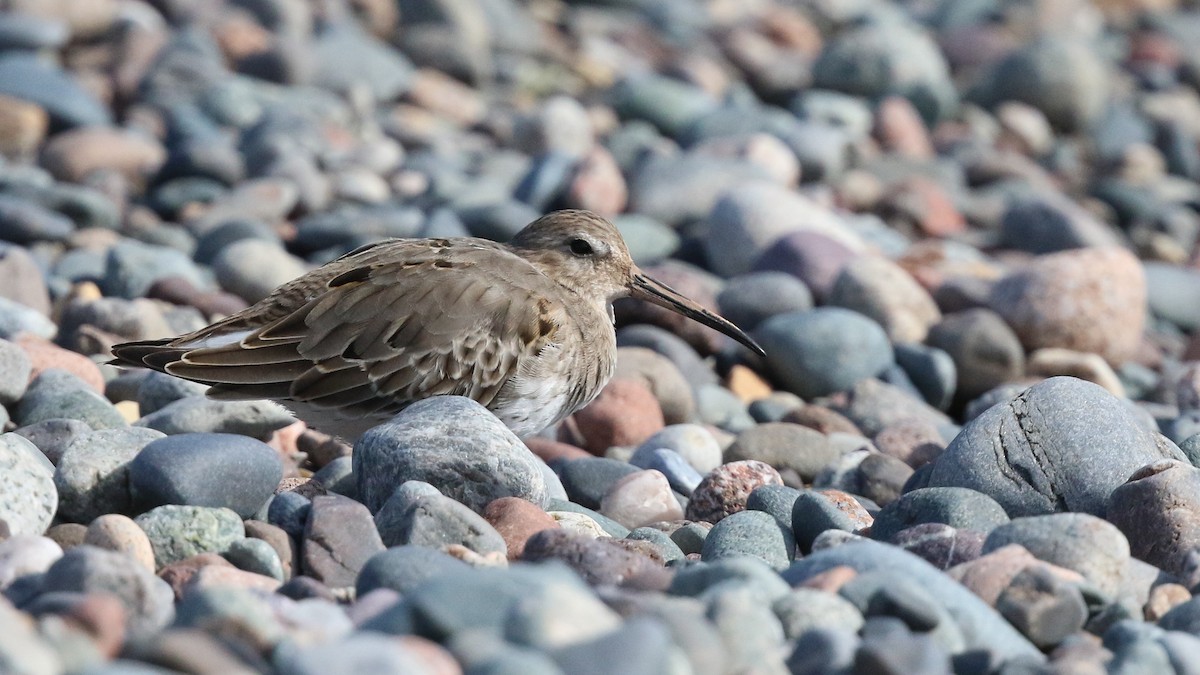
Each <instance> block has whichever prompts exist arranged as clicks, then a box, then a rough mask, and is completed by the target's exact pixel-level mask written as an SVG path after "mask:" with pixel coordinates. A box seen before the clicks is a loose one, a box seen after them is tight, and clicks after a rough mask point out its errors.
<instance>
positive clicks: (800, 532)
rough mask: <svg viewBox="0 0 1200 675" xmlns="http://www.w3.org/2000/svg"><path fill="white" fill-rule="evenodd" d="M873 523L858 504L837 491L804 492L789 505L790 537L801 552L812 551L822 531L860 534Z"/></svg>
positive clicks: (848, 496) (869, 515)
mask: <svg viewBox="0 0 1200 675" xmlns="http://www.w3.org/2000/svg"><path fill="white" fill-rule="evenodd" d="M872 520H873V519H872V518H871V514H870V513H868V512H867V510H866V509H865V508H863V506H862V504H861V503H859V502H858V501H857V500H856V499H854V498H853V497H851V496H850V495H848V494H846V493H844V492H841V491H839V490H820V491H818V490H803V491H801V492H800V495H799V496H797V497H796V501H795V502H794V503H793V504H792V518H791V523H792V534H793V535H794V537H795V539H796V546H797V549H798V550H799V551H801V552H807V551H810V550H813V544H814V542H815V541H816V540H817V537H819V536H820V535H821V534H822V533H823V532H826V531H828V530H838V531H841V532H850V533H859V532H862V531H863V530H865V529H866V528H868V527H871V524H872Z"/></svg>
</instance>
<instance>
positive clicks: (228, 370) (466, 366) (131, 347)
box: [113, 211, 761, 441]
mask: <svg viewBox="0 0 1200 675" xmlns="http://www.w3.org/2000/svg"><path fill="white" fill-rule="evenodd" d="M627 295H633V296H634V297H640V298H642V299H645V300H649V301H650V302H654V303H656V304H659V305H662V306H665V307H668V308H670V309H673V310H675V311H677V312H680V313H681V314H684V315H685V316H689V317H690V318H693V319H695V320H697V321H700V322H701V323H704V324H705V325H708V326H711V327H713V328H716V329H717V330H720V331H722V332H724V333H726V334H727V335H730V336H731V337H733V338H734V339H736V340H738V341H740V342H742V343H743V344H746V345H747V346H749V347H750V348H752V349H754V350H756V351H758V352H760V353H761V349H760V348H759V347H758V346H757V345H756V344H754V342H753V341H752V340H750V338H749V337H747V336H746V335H745V334H744V333H743V332H742V331H740V330H738V329H737V327H735V326H734V325H733V324H731V323H729V322H727V321H725V320H724V319H722V318H720V317H718V316H716V315H714V314H711V313H710V312H708V311H706V310H704V309H703V308H701V307H699V306H698V305H696V304H695V303H693V302H691V301H690V300H687V299H686V298H684V297H683V296H680V295H679V294H678V293H676V292H675V291H673V290H671V289H670V288H667V287H666V286H664V285H662V284H659V283H658V282H655V281H653V280H651V279H649V278H648V277H646V276H645V275H643V274H642V273H641V271H640V270H639V269H638V268H637V266H636V265H634V264H633V261H632V259H631V258H630V257H629V251H628V250H627V249H626V247H625V242H624V241H623V240H622V239H621V235H620V233H619V232H618V231H617V229H616V228H615V227H613V225H612V224H611V223H609V222H608V221H606V220H604V219H603V218H600V217H599V216H596V215H595V214H592V213H589V212H587V211H557V212H554V213H551V214H548V215H546V216H543V217H542V218H539V219H538V220H536V221H534V222H533V223H531V224H530V225H528V226H527V227H526V228H525V229H523V230H522V231H521V232H519V233H518V234H517V235H516V237H514V238H513V240H512V241H511V242H510V243H508V244H498V243H495V242H492V241H487V240H484V239H473V238H460V239H393V240H388V241H382V242H379V243H376V244H371V245H369V246H365V247H363V248H360V249H358V250H356V251H353V252H351V253H348V254H346V255H344V256H342V257H341V258H338V259H337V260H335V261H333V262H331V263H329V264H327V265H325V266H323V267H320V268H318V269H315V270H313V271H311V272H309V273H307V274H305V275H304V276H301V277H299V278H297V279H295V280H293V281H291V282H288V283H286V284H284V285H283V286H280V287H279V288H277V289H276V290H275V291H274V292H272V293H271V295H270V296H268V297H267V298H265V299H263V300H262V301H260V302H258V303H257V304H255V305H253V306H251V307H248V308H247V309H245V310H243V311H241V312H238V313H237V314H234V315H232V316H229V317H227V318H225V319H223V320H221V321H218V322H216V323H214V324H212V325H211V326H208V327H205V328H202V329H200V330H198V331H195V332H193V333H188V334H186V335H182V336H179V337H176V338H171V339H165V340H147V341H141V342H128V343H124V344H119V345H116V346H115V347H113V354H114V356H115V357H116V359H115V362H116V363H118V364H122V365H133V366H144V367H149V368H153V369H155V370H159V371H162V372H165V373H169V374H171V375H175V376H177V377H181V378H184V379H187V380H192V381H195V382H201V383H204V384H208V385H210V388H209V392H208V393H209V395H210V396H213V397H215V398H221V399H263V398H265V399H273V400H276V401H279V402H280V403H282V404H283V405H285V406H287V407H288V408H290V409H291V410H292V411H293V412H294V413H295V414H296V416H297V417H299V418H300V419H303V420H305V421H307V422H309V423H310V424H311V425H312V426H314V427H316V428H318V429H322V430H325V431H327V432H329V433H333V434H337V435H339V436H342V437H344V438H346V439H347V440H351V441H352V440H354V439H355V438H357V437H358V436H359V435H360V434H361V433H362V432H363V431H365V430H366V429H368V428H370V427H372V426H374V425H376V424H379V423H380V422H383V421H385V420H386V419H388V418H389V417H390V416H392V415H394V414H395V413H396V412H398V411H400V410H402V409H403V408H404V407H405V406H407V405H408V404H410V403H412V402H413V401H416V400H420V399H422V398H427V397H429V396H436V395H439V394H456V395H460V396H467V397H469V398H472V399H474V400H476V401H478V402H479V403H481V404H483V405H484V406H486V407H487V408H489V409H490V410H491V411H492V412H493V413H495V414H496V416H497V417H499V418H500V419H501V420H502V421H503V422H504V423H505V424H506V425H508V426H509V427H510V428H511V429H512V430H513V431H515V432H516V433H517V434H529V433H533V432H536V431H539V430H541V429H543V428H545V427H547V426H549V425H551V424H553V423H555V422H557V421H559V420H561V419H562V418H564V417H566V416H567V415H569V414H571V413H572V412H574V411H575V410H577V409H578V408H580V407H582V406H584V405H586V404H587V403H588V402H589V401H591V400H592V399H593V398H595V397H596V395H597V394H599V393H600V389H601V388H602V387H603V386H604V384H605V383H606V382H608V380H609V378H610V377H612V373H613V367H614V363H615V360H616V338H615V335H614V332H613V325H612V306H611V304H610V303H611V302H612V300H614V299H616V298H618V297H623V296H627Z"/></svg>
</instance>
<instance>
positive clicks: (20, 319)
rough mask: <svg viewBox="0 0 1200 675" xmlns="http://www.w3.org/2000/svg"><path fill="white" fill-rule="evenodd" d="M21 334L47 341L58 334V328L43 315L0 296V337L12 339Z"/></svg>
mask: <svg viewBox="0 0 1200 675" xmlns="http://www.w3.org/2000/svg"><path fill="white" fill-rule="evenodd" d="M22 333H29V334H31V335H35V336H37V337H39V338H41V339H44V340H49V339H50V338H52V337H54V336H55V335H56V334H57V333H58V327H57V326H55V325H54V322H53V321H51V320H50V319H48V318H46V315H45V314H42V313H41V312H39V311H37V310H35V309H32V308H30V307H27V306H25V305H22V304H21V303H19V302H16V301H14V300H9V299H8V298H6V297H3V296H0V336H3V337H5V338H8V339H12V338H14V337H16V336H18V335H20V334H22Z"/></svg>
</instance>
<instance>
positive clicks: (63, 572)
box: [42, 545, 175, 638]
mask: <svg viewBox="0 0 1200 675" xmlns="http://www.w3.org/2000/svg"><path fill="white" fill-rule="evenodd" d="M42 591H43V592H45V593H51V592H56V591H74V592H80V593H91V592H98V591H99V592H105V593H111V594H112V595H115V596H116V597H117V599H118V600H120V601H121V604H123V605H124V606H125V609H126V610H127V611H128V612H129V615H128V617H127V619H126V625H127V626H128V629H129V632H130V638H138V637H149V636H151V635H153V634H154V633H157V632H158V631H160V630H162V629H163V628H165V627H166V625H167V624H168V623H170V622H171V619H172V618H173V617H174V615H175V594H174V593H172V592H171V587H170V586H168V585H167V583H166V582H165V581H163V580H162V579H159V578H158V577H156V576H154V573H152V572H151V571H150V570H148V569H146V568H145V567H143V566H141V565H137V564H134V563H133V562H132V561H131V560H130V559H129V557H128V556H125V555H123V554H120V553H116V552H113V551H106V550H104V549H101V548H96V547H94V546H86V545H83V546H75V547H73V548H71V549H70V550H68V551H67V552H65V553H64V554H63V557H62V558H60V559H59V560H58V562H56V563H54V564H53V565H51V566H50V569H48V570H47V571H46V574H45V576H43V577H42Z"/></svg>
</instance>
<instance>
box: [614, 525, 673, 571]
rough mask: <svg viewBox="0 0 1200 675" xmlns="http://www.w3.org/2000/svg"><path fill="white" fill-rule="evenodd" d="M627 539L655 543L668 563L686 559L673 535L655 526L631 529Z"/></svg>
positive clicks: (655, 546) (656, 548)
mask: <svg viewBox="0 0 1200 675" xmlns="http://www.w3.org/2000/svg"><path fill="white" fill-rule="evenodd" d="M625 538H626V539H631V540H634V541H645V542H649V543H651V544H653V545H654V548H655V550H657V551H658V553H659V555H660V556H661V557H662V559H663V560H664V561H666V563H667V564H668V565H670V564H671V563H673V562H676V561H679V560H684V559H686V555H685V554H684V552H683V550H682V549H680V548H679V544H676V543H675V541H674V540H672V539H671V536H670V535H669V534H667V533H666V532H663V531H662V530H659V529H655V528H654V527H638V528H634V529H632V530H630V531H629V536H627V537H625Z"/></svg>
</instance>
